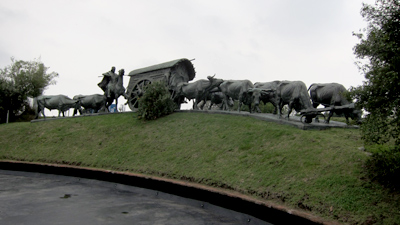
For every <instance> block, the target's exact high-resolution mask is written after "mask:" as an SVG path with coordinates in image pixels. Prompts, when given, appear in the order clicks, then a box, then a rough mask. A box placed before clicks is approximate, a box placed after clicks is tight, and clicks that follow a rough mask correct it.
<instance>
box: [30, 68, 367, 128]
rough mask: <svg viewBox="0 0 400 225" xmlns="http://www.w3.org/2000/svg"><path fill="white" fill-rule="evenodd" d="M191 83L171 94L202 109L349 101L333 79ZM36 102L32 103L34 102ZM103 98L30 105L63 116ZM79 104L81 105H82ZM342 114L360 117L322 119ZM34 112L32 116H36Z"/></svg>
mask: <svg viewBox="0 0 400 225" xmlns="http://www.w3.org/2000/svg"><path fill="white" fill-rule="evenodd" d="M207 78H208V79H201V80H198V81H195V82H191V83H182V84H180V85H178V90H177V93H175V95H177V96H179V97H181V98H186V99H188V100H189V101H190V100H193V109H199V107H198V105H201V106H200V109H203V107H204V105H205V104H199V103H201V102H203V103H204V102H207V101H209V102H210V104H209V106H208V109H211V107H212V106H213V105H219V106H220V109H221V110H231V109H232V107H233V103H234V101H237V102H238V111H240V108H241V106H242V105H247V106H248V107H249V111H250V113H252V112H261V110H260V108H259V104H260V102H263V103H264V104H266V103H268V102H270V103H271V104H272V105H273V106H274V107H275V111H274V113H275V114H278V116H279V117H282V109H283V106H284V105H287V106H288V110H287V115H286V116H285V117H286V118H289V115H290V114H291V112H292V110H293V109H294V110H296V112H301V111H304V110H306V111H307V110H313V109H315V108H316V107H317V106H318V105H323V106H325V107H335V106H348V105H351V103H352V102H351V101H350V100H348V97H347V96H345V93H346V92H347V90H346V88H345V87H344V86H343V85H341V84H337V83H325V84H312V85H311V86H310V87H309V88H307V87H306V85H305V84H304V82H302V81H272V82H264V83H261V82H257V83H254V84H253V83H252V82H251V81H249V80H222V79H218V78H214V77H211V76H209V77H207ZM35 104H36V105H35ZM106 104H107V98H106V96H105V95H100V94H95V95H77V96H75V97H74V98H73V99H70V98H69V97H67V96H65V95H55V96H39V97H38V98H36V99H35V101H34V105H35V109H36V110H37V114H36V115H37V116H38V115H39V113H40V112H42V113H43V116H44V108H48V109H50V110H51V109H58V110H59V115H58V116H60V113H62V114H63V116H64V111H67V110H69V109H70V108H73V109H74V114H73V115H75V114H76V113H77V112H78V111H79V112H80V114H82V113H84V111H85V110H90V111H91V112H94V113H97V112H101V111H103V112H107V111H108V109H107V108H108V107H106ZM82 108H83V109H82ZM334 112H335V113H337V114H343V115H344V116H345V118H346V120H347V122H348V118H352V119H353V120H357V122H359V121H360V119H361V111H360V110H357V109H355V108H354V107H348V108H346V107H344V108H342V109H340V110H338V109H335V110H333V109H332V110H330V112H329V115H328V117H327V118H326V119H325V122H326V123H329V121H330V118H331V117H332V115H333V113H334ZM37 116H36V117H37Z"/></svg>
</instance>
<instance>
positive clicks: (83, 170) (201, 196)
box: [0, 160, 339, 225]
mask: <svg viewBox="0 0 400 225" xmlns="http://www.w3.org/2000/svg"><path fill="white" fill-rule="evenodd" d="M0 169H2V170H13V171H25V172H38V173H45V174H56V175H64V176H73V177H80V178H87V179H96V180H101V181H108V182H114V183H120V184H124V185H130V186H135V187H140V188H146V189H150V190H156V191H161V192H165V193H168V194H173V195H176V196H180V197H184V198H190V199H194V200H199V201H203V202H208V203H210V204H213V205H216V206H220V207H223V208H226V209H230V210H234V211H236V212H241V213H244V214H248V215H251V216H254V217H256V218H258V219H260V220H263V221H266V222H269V223H272V224H310V225H311V224H312V225H314V224H325V225H335V224H339V223H337V222H332V221H327V220H325V219H322V218H320V217H317V216H314V215H312V214H309V213H307V212H303V211H300V210H296V209H290V208H288V207H285V206H281V205H278V204H275V203H272V202H269V201H263V200H257V199H254V198H251V197H249V196H246V195H243V194H240V193H238V192H234V191H229V190H224V189H220V188H214V187H209V186H205V185H201V184H197V183H191V182H186V181H179V180H172V179H168V178H163V177H155V176H148V175H143V174H135V173H128V172H118V171H110V170H102V169H95V168H87V167H79V166H69V165H59V164H47V163H32V162H19V161H7V160H1V161H0Z"/></svg>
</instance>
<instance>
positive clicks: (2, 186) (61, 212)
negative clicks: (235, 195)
mask: <svg viewBox="0 0 400 225" xmlns="http://www.w3.org/2000/svg"><path fill="white" fill-rule="evenodd" d="M0 224H2V225H8V224H10V225H11V224H12V225H17V224H40V225H47V224H49V225H50V224H51V225H54V224H68V225H70V224H85V225H91V224H152V225H153V224H190V225H197V224H270V223H267V222H264V221H261V220H259V219H257V218H254V217H251V216H249V215H246V214H242V213H238V212H234V211H231V210H228V209H223V208H221V207H218V206H214V205H211V204H208V203H203V202H201V201H197V200H191V199H186V198H182V197H178V196H174V195H170V194H166V193H163V192H157V191H154V190H148V189H143V188H138V187H132V186H127V185H122V184H116V183H111V182H105V181H98V180H91V179H84V178H76V177H67V176H61V175H50V174H41V173H28V172H17V171H8V170H0Z"/></svg>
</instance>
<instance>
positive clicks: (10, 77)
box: [0, 58, 58, 122]
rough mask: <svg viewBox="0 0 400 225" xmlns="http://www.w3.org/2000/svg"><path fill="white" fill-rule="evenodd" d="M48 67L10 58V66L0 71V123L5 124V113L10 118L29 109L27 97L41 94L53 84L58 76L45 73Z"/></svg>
mask: <svg viewBox="0 0 400 225" xmlns="http://www.w3.org/2000/svg"><path fill="white" fill-rule="evenodd" d="M47 70H48V67H45V65H44V64H43V63H42V62H41V61H40V59H35V60H33V61H22V60H15V59H14V58H11V65H9V66H6V67H5V68H4V69H0V121H1V122H5V120H6V115H7V112H9V113H10V115H11V117H12V116H14V115H18V114H21V113H23V112H24V111H25V109H27V107H29V104H28V97H31V98H34V97H37V96H39V95H41V94H42V93H43V91H44V90H45V88H46V87H47V86H48V85H51V84H55V83H56V82H55V80H54V79H55V78H56V77H58V74H57V73H55V72H51V73H47Z"/></svg>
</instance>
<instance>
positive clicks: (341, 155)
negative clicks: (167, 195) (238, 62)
mask: <svg viewBox="0 0 400 225" xmlns="http://www.w3.org/2000/svg"><path fill="white" fill-rule="evenodd" d="M0 146H1V151H0V160H21V161H29V162H46V163H60V164H69V165H81V166H86V167H95V168H102V169H110V170H117V171H130V172H135V173H142V174H148V175H155V176H163V177H168V178H173V179H180V180H188V181H191V182H197V183H202V184H206V185H210V186H216V187H222V188H227V189H231V190H234V191H238V192H240V193H243V194H246V195H250V196H253V197H254V198H257V199H264V200H269V201H273V202H275V203H278V204H282V205H286V206H288V207H291V208H294V209H299V210H304V211H308V212H310V213H312V214H315V215H318V216H321V217H324V218H326V219H328V220H336V221H338V222H340V223H344V224H363V223H365V224H374V222H375V224H399V223H400V195H399V194H398V193H393V192H389V191H388V190H385V189H384V188H382V187H381V186H380V185H379V184H377V183H374V182H371V181H370V180H369V179H368V178H367V176H366V173H365V171H364V168H363V166H364V163H365V161H366V160H367V158H368V157H369V156H368V155H367V154H366V153H365V152H364V151H361V150H359V147H362V146H363V142H362V140H361V138H360V134H359V130H355V129H330V130H324V131H313V130H307V131H304V130H299V129H297V128H293V127H290V126H286V125H279V124H275V123H272V122H265V121H261V120H256V119H253V118H249V117H240V116H230V115H212V114H202V113H174V114H171V115H169V116H166V117H163V118H160V119H158V120H155V121H148V122H143V121H139V120H137V119H136V114H134V113H125V114H116V115H104V116H93V117H79V118H68V119H62V120H53V121H47V122H40V123H12V124H2V125H0Z"/></svg>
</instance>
